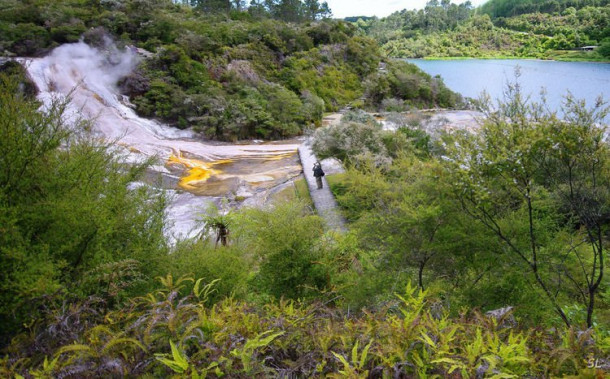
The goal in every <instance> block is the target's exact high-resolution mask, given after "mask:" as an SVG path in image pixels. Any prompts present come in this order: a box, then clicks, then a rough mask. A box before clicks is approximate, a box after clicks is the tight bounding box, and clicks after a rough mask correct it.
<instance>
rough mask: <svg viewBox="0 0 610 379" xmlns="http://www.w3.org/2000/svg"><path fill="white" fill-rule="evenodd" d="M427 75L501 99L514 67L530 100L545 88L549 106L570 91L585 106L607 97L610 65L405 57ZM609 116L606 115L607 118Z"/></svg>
mask: <svg viewBox="0 0 610 379" xmlns="http://www.w3.org/2000/svg"><path fill="white" fill-rule="evenodd" d="M408 61H409V62H411V63H414V64H416V65H417V66H418V67H419V68H421V69H422V70H424V71H426V72H427V73H429V74H430V75H433V76H434V75H440V76H441V77H442V78H443V80H444V82H445V84H446V85H447V86H448V87H449V88H451V89H452V90H453V91H456V92H459V93H461V94H462V95H464V96H467V97H473V98H477V97H479V95H480V94H481V92H483V91H484V90H485V91H487V93H489V94H490V95H491V98H492V99H500V98H502V91H503V89H504V87H505V84H506V83H507V82H508V81H510V82H514V80H515V75H514V73H515V67H517V66H519V67H520V68H521V77H520V79H519V83H520V84H521V86H522V88H523V89H524V91H525V92H526V93H529V94H531V96H532V99H533V100H540V95H539V94H540V90H541V89H542V88H544V89H545V90H546V96H547V102H548V104H549V106H550V107H551V109H554V110H558V111H559V110H560V109H561V104H562V102H563V98H564V96H565V95H566V94H567V93H568V91H569V92H571V93H572V94H573V95H574V96H575V97H576V98H577V99H585V100H586V102H587V105H593V104H595V100H596V98H597V97H598V96H599V95H602V96H603V97H604V99H605V100H606V101H609V100H610V64H608V63H590V62H554V61H539V60H524V59H508V60H503V59H502V60H500V59H492V60H486V59H471V60H458V61H429V60H419V59H413V60H411V59H410V60H408ZM608 120H609V118H608V117H607V118H606V121H608Z"/></svg>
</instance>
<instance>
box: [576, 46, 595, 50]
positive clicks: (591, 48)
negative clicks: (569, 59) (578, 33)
mask: <svg viewBox="0 0 610 379" xmlns="http://www.w3.org/2000/svg"><path fill="white" fill-rule="evenodd" d="M595 49H597V46H583V47H579V48H578V50H582V51H593V50H595Z"/></svg>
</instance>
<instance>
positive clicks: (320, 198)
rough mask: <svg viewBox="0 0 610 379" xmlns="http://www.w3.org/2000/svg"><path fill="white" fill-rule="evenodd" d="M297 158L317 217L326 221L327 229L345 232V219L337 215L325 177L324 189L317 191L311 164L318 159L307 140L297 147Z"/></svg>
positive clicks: (323, 178) (335, 205)
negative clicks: (299, 159)
mask: <svg viewBox="0 0 610 379" xmlns="http://www.w3.org/2000/svg"><path fill="white" fill-rule="evenodd" d="M299 157H300V158H301V165H302V166H303V175H305V180H306V181H307V187H308V188H309V193H310V194H311V199H312V201H313V204H314V207H315V208H316V211H317V212H318V215H320V217H322V218H323V219H324V220H325V221H326V225H327V226H328V228H329V229H331V230H334V231H337V232H340V233H343V232H346V231H347V227H346V226H345V219H344V218H343V217H342V216H341V214H340V213H339V210H338V208H337V201H336V200H335V197H334V196H333V194H332V192H331V191H330V188H329V187H328V182H327V181H326V177H322V183H324V187H323V188H322V189H318V185H317V184H316V178H314V176H313V171H312V168H313V164H314V163H315V162H316V161H317V160H318V159H317V158H316V156H315V155H314V154H313V152H312V151H311V147H310V145H309V140H307V141H305V142H304V143H303V144H301V146H299Z"/></svg>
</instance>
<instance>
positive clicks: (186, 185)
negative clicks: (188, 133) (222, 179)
mask: <svg viewBox="0 0 610 379" xmlns="http://www.w3.org/2000/svg"><path fill="white" fill-rule="evenodd" d="M230 162H232V160H231V159H221V160H218V161H214V162H204V161H202V160H199V159H191V158H184V157H182V154H180V156H176V155H175V154H172V155H171V156H170V157H169V159H168V160H167V164H179V165H182V166H184V167H186V168H187V169H188V170H189V171H188V175H186V176H183V177H182V178H180V181H179V182H178V186H179V187H180V188H183V189H186V190H193V189H195V188H196V187H197V186H198V185H200V184H202V183H205V182H206V181H207V180H208V179H209V178H210V177H212V175H218V174H220V173H221V171H220V170H217V169H214V168H213V167H214V166H216V165H220V164H225V163H230Z"/></svg>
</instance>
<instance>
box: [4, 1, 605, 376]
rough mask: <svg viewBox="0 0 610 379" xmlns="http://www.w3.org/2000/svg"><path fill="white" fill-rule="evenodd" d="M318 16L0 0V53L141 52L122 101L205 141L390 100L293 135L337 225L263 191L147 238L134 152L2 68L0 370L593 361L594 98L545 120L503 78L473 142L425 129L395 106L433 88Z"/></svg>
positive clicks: (160, 225)
mask: <svg viewBox="0 0 610 379" xmlns="http://www.w3.org/2000/svg"><path fill="white" fill-rule="evenodd" d="M451 8H452V9H454V10H456V12H458V13H460V12H463V15H462V16H461V17H464V20H465V21H468V20H469V18H468V17H471V16H469V13H468V12H466V11H468V9H467V8H468V7H462V8H460V7H459V6H451ZM583 9H587V8H583ZM579 11H580V10H579ZM328 15H329V9H328V6H326V5H324V4H320V3H319V2H317V1H292V0H291V1H265V2H261V3H259V2H255V3H253V4H251V5H250V7H245V6H244V4H243V3H242V2H240V1H231V2H228V1H196V2H193V3H192V4H191V2H188V4H187V3H184V4H183V3H180V4H175V3H172V2H169V1H164V0H125V1H120V0H114V1H112V0H111V1H99V2H98V1H93V2H92V1H89V0H86V1H85V0H83V1H79V0H73V1H68V0H66V1H54V2H43V1H37V0H32V1H26V2H21V1H4V2H2V5H1V7H0V30H2V34H1V35H0V39H1V41H0V43H1V44H2V48H3V50H5V51H6V52H5V55H7V56H42V55H44V54H46V53H48V52H50V51H51V49H52V48H53V47H55V46H58V45H59V44H63V43H70V42H74V41H77V40H79V39H80V38H83V40H84V41H86V42H87V43H89V44H91V45H92V46H96V47H97V48H98V49H100V50H102V51H103V50H104V49H108V46H109V45H108V43H109V42H108V41H109V39H110V40H114V41H115V43H117V44H118V45H120V46H125V47H128V48H129V49H136V48H137V49H139V51H140V53H141V54H143V55H146V56H148V58H142V62H141V64H140V65H139V66H138V69H137V70H136V72H134V73H133V74H132V75H130V76H128V77H126V78H125V79H124V80H123V81H121V82H120V83H117V85H119V86H120V87H121V88H122V90H123V91H124V93H126V94H129V95H130V96H131V98H132V101H133V102H134V104H136V107H137V109H138V112H140V113H141V114H142V115H146V116H149V117H155V118H159V119H162V120H165V121H167V122H169V123H172V124H174V125H175V126H177V127H193V128H195V129H197V130H199V131H201V132H202V133H204V134H205V135H207V136H208V137H209V138H216V139H227V140H232V139H239V138H247V137H265V138H283V137H288V136H291V135H297V134H299V133H301V132H302V130H303V129H304V128H307V127H310V126H312V125H314V126H316V125H317V124H319V123H320V118H321V116H322V114H323V112H324V111H326V110H334V109H338V108H340V107H343V106H346V105H351V106H352V107H354V108H366V109H370V110H392V111H396V112H395V113H389V114H387V115H386V116H387V117H386V119H387V121H389V122H391V123H392V124H393V125H394V126H395V127H396V130H387V129H384V128H383V127H382V125H381V124H380V123H379V122H378V121H377V119H375V118H374V117H373V116H371V115H370V114H369V113H366V112H364V111H362V110H359V109H356V110H352V111H349V112H346V113H345V114H344V115H343V118H342V119H341V122H339V123H338V124H337V125H333V126H329V127H319V128H316V130H315V132H314V133H313V135H312V138H313V145H312V148H313V150H314V151H315V152H316V154H317V156H318V157H319V158H320V159H322V158H326V157H333V158H336V159H338V160H340V161H341V163H342V164H343V165H344V167H345V168H346V172H345V173H344V174H338V175H329V176H328V182H329V184H330V186H331V187H332V191H333V193H334V194H335V196H336V197H337V201H338V203H339V206H340V208H341V211H342V213H343V215H344V216H345V218H346V219H347V221H348V228H349V231H347V232H345V233H337V232H333V231H329V230H327V228H326V226H325V223H324V220H323V219H322V218H321V217H319V216H318V215H316V214H315V212H314V211H313V210H312V207H311V203H310V199H308V197H307V196H306V195H304V194H299V193H298V191H296V190H294V189H292V188H288V190H287V191H285V193H280V194H278V200H277V201H276V203H275V204H274V205H273V206H272V207H268V208H265V209H256V208H243V209H239V210H230V211H228V212H226V213H224V212H223V211H222V210H211V211H210V213H209V214H208V215H206V216H202V221H205V222H206V225H205V229H206V230H205V233H203V234H202V235H201V238H198V239H193V240H181V241H178V242H177V243H176V244H175V245H172V246H170V245H169V243H168V242H167V240H166V238H165V236H164V233H163V231H164V227H165V226H166V223H167V222H168V220H167V219H166V212H165V211H166V206H167V203H168V201H169V200H168V198H167V197H166V195H165V194H164V193H163V192H162V191H160V190H158V189H156V188H153V187H149V186H147V185H133V184H134V182H138V181H140V180H141V179H142V177H143V176H144V175H145V174H146V170H147V167H148V166H149V165H151V164H152V161H150V162H140V163H138V164H134V163H133V162H128V161H127V160H126V159H125V157H124V156H121V155H119V154H118V153H117V151H116V149H114V148H113V146H112V144H111V143H109V142H103V141H100V140H99V139H98V138H96V137H95V136H92V135H90V134H88V133H87V131H88V130H89V129H90V124H91V123H92V122H95V120H86V119H77V120H75V119H74V117H73V116H71V117H68V115H67V113H66V112H67V108H68V103H67V102H68V101H69V99H64V100H62V99H55V100H54V101H53V102H52V104H50V105H49V106H48V107H46V108H41V107H40V105H41V104H40V102H39V101H38V100H37V99H36V92H37V91H36V88H35V87H34V86H33V84H32V83H31V82H30V81H29V80H28V78H27V75H26V71H25V69H24V68H23V67H22V66H21V65H20V64H19V63H17V62H15V61H8V62H5V63H3V64H2V66H1V69H0V268H1V272H2V274H1V276H0V286H1V289H2V291H1V292H0V348H1V349H2V350H1V351H2V355H1V356H0V376H2V377H9V378H13V377H14V378H30V377H34V378H46V377H61V378H80V377H140V376H142V377H172V376H174V377H193V378H200V377H223V376H224V377H240V378H250V377H266V376H271V377H293V376H294V377H318V376H319V377H350V378H357V377H371V378H384V377H398V378H403V377H455V378H472V377H477V378H478V377H503V378H506V377H511V378H515V377H552V376H577V377H591V378H599V377H603V376H604V375H605V373H606V372H607V371H608V370H610V330H609V329H608V325H610V286H609V284H610V283H609V280H608V275H607V273H606V267H607V248H608V240H609V235H608V232H609V228H608V226H609V222H610V216H609V215H610V191H609V188H610V155H609V153H610V151H609V147H608V144H607V140H606V134H607V130H606V128H605V127H604V126H603V122H602V120H604V118H605V117H607V115H608V112H609V109H608V108H607V107H605V106H604V104H602V103H599V104H595V105H591V104H589V105H588V106H586V105H585V104H583V103H582V102H580V101H578V100H577V99H572V98H567V99H566V102H565V107H564V108H565V109H564V112H565V115H564V116H562V117H561V118H560V117H558V115H557V114H556V113H554V112H552V111H549V110H548V107H546V106H545V104H533V103H530V102H529V101H528V100H527V96H525V95H524V94H522V93H521V91H520V87H519V84H518V83H512V84H509V85H508V86H507V88H506V97H505V98H504V100H502V102H499V103H497V104H490V103H488V102H486V101H484V100H482V101H480V102H479V103H478V104H477V106H478V107H480V109H481V111H482V112H483V113H484V115H485V116H486V117H485V118H484V119H481V121H480V123H481V124H480V125H479V127H478V128H477V129H476V130H474V132H470V131H466V130H464V131H457V132H453V133H451V132H448V131H445V129H444V128H443V127H442V125H436V127H435V128H433V129H430V128H429V123H430V120H429V116H428V115H427V114H426V113H419V112H417V111H413V110H414V109H416V108H419V107H430V106H443V107H451V106H455V105H457V104H459V102H460V101H461V99H460V97H459V95H457V94H455V93H453V92H451V91H449V90H448V89H447V88H446V87H445V86H444V85H443V83H442V80H441V79H440V78H432V77H430V76H428V75H426V74H424V73H422V72H421V71H419V70H418V69H417V68H416V67H415V66H413V65H410V64H407V63H404V62H399V61H392V60H385V63H386V65H385V66H382V67H381V68H380V65H379V62H382V61H384V57H383V55H382V53H380V51H379V47H378V45H377V43H376V42H375V40H373V39H371V38H370V37H366V36H362V35H360V34H359V29H358V28H359V26H354V25H351V24H350V23H347V22H344V21H333V20H328V19H325V17H327V16H328ZM484 17H486V19H487V20H491V19H490V18H489V16H484ZM358 23H360V22H358ZM460 25H461V21H460V22H458V23H457V24H456V26H452V27H455V28H459V27H460ZM493 27H494V28H495V26H493ZM446 30H449V29H446ZM81 36H82V37H81ZM405 110H411V111H412V112H409V113H403V111H405ZM399 112H401V113H399ZM68 119H70V122H71V123H70V125H68V124H67V120H68ZM295 188H296V187H295ZM219 223H222V224H223V225H226V226H227V228H228V229H229V230H230V234H229V237H228V238H229V242H228V244H227V245H226V246H223V244H221V245H220V246H216V244H215V243H214V240H215V237H216V235H215V232H216V230H215V225H217V224H219Z"/></svg>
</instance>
